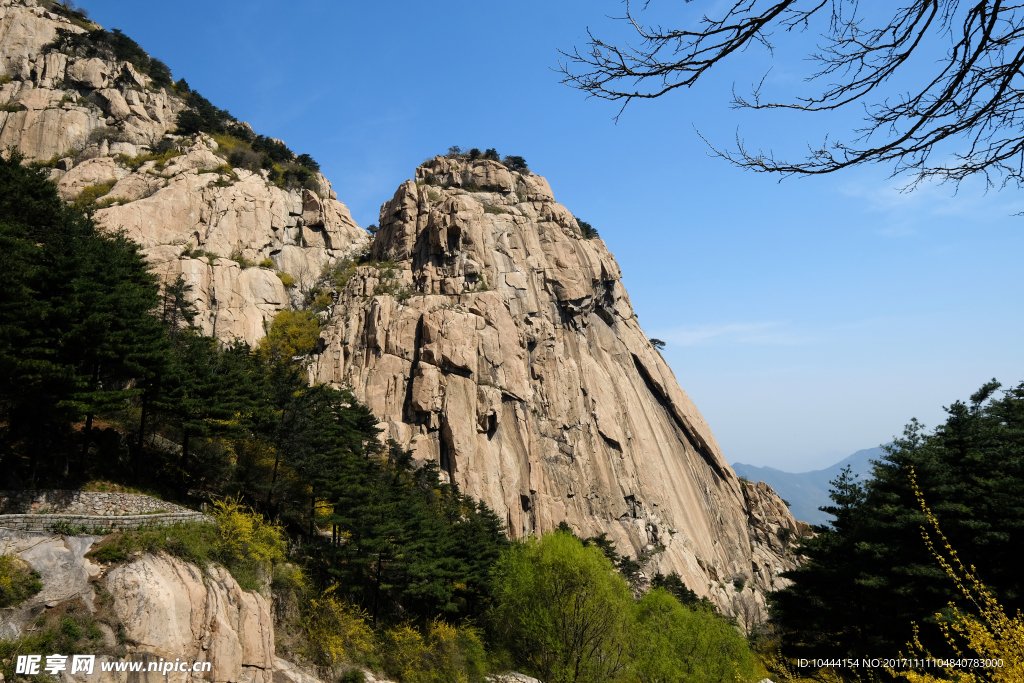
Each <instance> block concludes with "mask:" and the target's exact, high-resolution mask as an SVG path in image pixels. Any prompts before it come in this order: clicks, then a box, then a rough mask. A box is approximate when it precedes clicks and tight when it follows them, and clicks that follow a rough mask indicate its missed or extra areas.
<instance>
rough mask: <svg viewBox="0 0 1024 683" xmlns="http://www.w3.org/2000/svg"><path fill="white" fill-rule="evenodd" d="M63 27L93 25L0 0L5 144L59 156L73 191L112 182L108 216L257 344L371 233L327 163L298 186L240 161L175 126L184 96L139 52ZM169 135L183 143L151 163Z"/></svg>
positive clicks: (60, 178) (165, 273)
mask: <svg viewBox="0 0 1024 683" xmlns="http://www.w3.org/2000/svg"><path fill="white" fill-rule="evenodd" d="M95 28H98V26H97V27H95ZM59 29H63V30H66V31H70V32H72V33H83V32H85V31H86V29H85V28H82V27H81V26H78V25H76V24H75V23H72V22H71V21H70V20H69V19H67V18H65V17H63V16H60V15H58V14H54V13H52V12H48V11H46V10H45V9H44V8H42V7H38V6H36V0H0V76H2V77H4V78H3V81H6V82H2V84H0V149H4V150H6V149H8V148H10V147H14V148H16V149H18V150H19V151H20V152H21V153H22V154H23V155H24V156H25V158H26V160H27V161H31V162H42V163H45V164H49V165H50V166H51V167H52V169H53V170H52V171H51V177H52V178H53V179H54V180H56V181H57V182H58V189H59V191H60V193H61V195H62V196H63V197H64V198H65V199H66V200H68V201H71V200H75V199H76V198H78V197H79V196H81V195H82V193H83V191H85V190H87V189H89V188H93V189H94V190H95V188H98V187H103V188H104V189H109V190H110V191H109V192H108V193H107V194H105V195H101V196H102V202H103V204H101V206H104V207H105V208H101V209H100V210H99V211H98V212H97V214H96V217H97V220H98V221H99V222H100V223H101V224H102V225H104V226H106V227H108V228H110V229H114V230H118V229H120V230H125V231H126V232H127V233H128V234H129V235H130V236H131V237H132V238H133V239H135V240H136V241H138V242H139V243H140V244H141V245H142V246H143V247H144V250H145V254H146V256H147V257H148V258H149V260H150V262H151V263H152V264H153V267H154V269H155V270H156V271H157V272H158V273H159V274H160V275H161V276H162V277H164V278H165V279H167V280H173V279H174V278H176V277H177V276H178V275H182V276H183V277H184V278H185V280H186V281H187V283H188V284H189V285H191V287H192V291H191V294H190V296H191V298H192V299H193V301H194V302H195V304H196V307H197V309H198V311H199V317H198V319H197V324H198V325H199V326H200V328H201V329H202V330H203V332H204V333H206V334H212V335H216V336H218V337H219V338H221V339H223V340H225V341H230V340H232V339H235V338H241V339H243V340H245V341H247V342H249V343H250V344H254V343H255V342H257V341H258V340H259V339H260V338H261V337H263V335H264V334H265V331H266V327H267V324H268V322H269V321H270V320H271V319H272V318H273V316H274V315H275V314H276V313H277V312H278V311H280V310H282V309H283V308H288V307H290V306H292V305H293V304H294V303H296V302H297V301H298V300H300V299H301V298H302V295H303V292H304V291H305V290H307V289H308V288H309V287H310V286H311V285H312V284H313V282H314V281H315V280H316V279H317V278H318V277H319V276H320V273H321V271H322V269H323V268H324V266H325V265H328V264H330V263H332V262H334V261H335V260H337V259H338V258H342V257H344V256H346V255H348V254H350V253H351V252H352V251H354V250H356V249H359V248H362V247H363V246H365V244H366V243H367V241H368V239H369V238H368V235H367V234H366V233H365V232H364V231H363V230H362V229H360V228H359V226H358V225H356V223H355V222H354V221H353V220H352V217H351V215H350V214H349V211H348V209H347V208H346V207H345V205H344V204H342V203H341V202H339V201H338V198H337V194H336V193H335V192H334V191H333V189H332V188H331V184H330V182H329V181H328V180H327V179H326V178H325V177H324V176H323V175H321V174H319V173H318V174H316V176H315V178H314V182H312V183H311V184H307V187H305V188H295V189H290V190H289V189H282V188H280V187H278V186H277V185H275V184H274V183H272V182H270V180H269V177H268V175H267V173H266V172H263V173H252V172H250V171H246V170H244V169H231V168H230V167H229V165H228V160H227V154H225V153H224V152H223V150H219V149H218V144H217V143H216V142H215V141H214V140H213V139H212V138H210V137H208V136H205V135H199V136H195V137H194V138H182V137H179V136H176V135H173V134H171V131H174V130H175V128H176V119H177V115H178V113H179V112H181V111H182V109H184V108H185V106H186V105H185V102H184V101H183V100H182V99H181V98H180V97H178V96H177V95H176V94H175V93H173V92H169V91H168V90H167V89H166V88H155V87H154V86H153V85H152V82H151V81H150V79H149V78H148V77H147V76H145V75H143V74H140V73H139V72H138V71H137V70H136V69H135V68H134V67H133V66H132V64H131V63H129V62H119V61H108V60H104V59H99V58H96V57H88V58H86V57H81V56H76V55H74V54H65V53H63V52H61V51H59V50H57V49H56V48H55V47H53V46H52V43H53V41H54V39H55V38H56V37H57V36H58V30H59ZM161 144H162V145H163V147H164V148H166V147H167V146H168V144H170V145H171V146H173V148H174V152H173V154H176V156H172V157H171V158H169V159H167V158H154V159H151V160H148V161H145V162H144V163H140V161H141V160H143V159H146V156H145V155H147V154H150V153H152V152H154V151H155V150H156V148H157V146H158V145H161ZM265 259H270V261H271V262H272V263H273V265H272V266H270V267H267V268H252V267H248V266H250V265H252V264H258V263H260V262H262V261H264V260H265ZM275 271H276V272H275ZM277 273H282V274H287V275H288V276H289V278H288V279H289V282H290V283H291V284H290V287H286V286H285V284H283V282H282V279H281V278H280V277H279V276H278V275H277Z"/></svg>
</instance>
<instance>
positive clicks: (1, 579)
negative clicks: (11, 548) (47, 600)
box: [0, 552, 43, 608]
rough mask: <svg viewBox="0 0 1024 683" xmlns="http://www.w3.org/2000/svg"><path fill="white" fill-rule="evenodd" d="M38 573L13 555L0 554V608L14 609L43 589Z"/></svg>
mask: <svg viewBox="0 0 1024 683" xmlns="http://www.w3.org/2000/svg"><path fill="white" fill-rule="evenodd" d="M39 579H40V577H39V572H37V571H35V570H33V569H32V568H31V567H29V566H28V565H27V564H25V562H24V561H23V560H22V559H21V558H20V557H18V556H17V555H15V554H13V553H7V552H4V553H2V554H0V608H2V607H14V606H15V605H18V604H20V603H22V602H24V601H25V600H26V599H28V598H30V597H32V596H33V595H35V594H36V593H38V592H39V591H41V590H42V589H43V584H42V582H41V581H40V580H39Z"/></svg>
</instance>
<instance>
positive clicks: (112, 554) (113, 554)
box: [93, 545, 128, 564]
mask: <svg viewBox="0 0 1024 683" xmlns="http://www.w3.org/2000/svg"><path fill="white" fill-rule="evenodd" d="M93 558H95V559H97V560H99V561H100V562H102V563H104V564H116V563H118V562H124V561H125V560H127V559H128V554H127V553H126V552H125V551H124V550H123V549H121V548H118V547H116V546H112V545H111V546H105V547H103V548H100V549H99V550H97V551H96V552H95V553H94V554H93Z"/></svg>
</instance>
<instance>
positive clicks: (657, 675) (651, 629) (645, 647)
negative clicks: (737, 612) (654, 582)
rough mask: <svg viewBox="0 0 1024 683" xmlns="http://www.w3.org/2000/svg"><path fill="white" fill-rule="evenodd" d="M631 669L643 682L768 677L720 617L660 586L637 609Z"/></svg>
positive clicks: (717, 682) (727, 682) (728, 682)
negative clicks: (684, 602) (688, 605)
mask: <svg viewBox="0 0 1024 683" xmlns="http://www.w3.org/2000/svg"><path fill="white" fill-rule="evenodd" d="M634 611H635V617H634V622H633V623H634V626H633V629H632V632H631V634H630V644H629V655H630V659H631V660H632V661H631V668H632V669H633V670H634V672H635V673H636V675H637V678H638V679H639V680H641V681H663V682H664V683H733V682H739V681H757V680H760V679H761V678H763V677H764V675H765V672H764V671H763V670H762V669H761V666H760V663H759V662H758V659H757V656H756V655H755V654H754V653H753V652H752V651H751V650H750V647H749V646H748V645H747V642H746V640H744V639H743V637H742V636H740V634H739V633H738V632H737V631H736V629H735V628H734V627H733V626H732V625H731V624H730V623H729V622H728V621H727V620H725V619H723V618H722V617H721V616H719V615H717V614H715V613H714V612H712V611H708V610H704V609H688V608H686V607H683V606H682V605H681V604H679V601H678V600H676V599H675V598H674V597H672V595H670V594H669V593H668V591H666V590H664V589H660V588H656V589H654V590H652V591H651V592H649V593H648V594H647V595H645V596H644V597H643V598H642V599H641V600H640V601H639V602H638V603H637V604H636V606H635V610H634Z"/></svg>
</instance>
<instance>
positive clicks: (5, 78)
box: [0, 74, 11, 85]
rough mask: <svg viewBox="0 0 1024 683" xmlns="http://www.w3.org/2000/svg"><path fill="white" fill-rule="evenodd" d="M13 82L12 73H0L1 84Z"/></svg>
mask: <svg viewBox="0 0 1024 683" xmlns="http://www.w3.org/2000/svg"><path fill="white" fill-rule="evenodd" d="M10 82H11V75H10V74H0V85H7V84H8V83H10Z"/></svg>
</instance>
